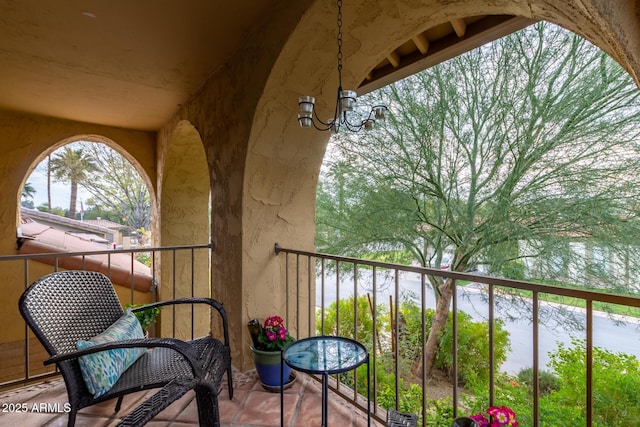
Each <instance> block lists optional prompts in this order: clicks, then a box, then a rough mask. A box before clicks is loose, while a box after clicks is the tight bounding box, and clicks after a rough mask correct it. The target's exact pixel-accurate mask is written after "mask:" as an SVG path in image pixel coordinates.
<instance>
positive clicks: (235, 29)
mask: <svg viewBox="0 0 640 427" xmlns="http://www.w3.org/2000/svg"><path fill="white" fill-rule="evenodd" d="M274 3H275V1H274V0H260V1H254V0H235V1H230V2H227V1H224V2H223V1H211V0H189V1H184V2H182V1H171V0H109V1H98V0H64V1H42V0H0V64H1V66H0V109H6V110H16V111H21V112H28V113H34V114H41V115H46V116H53V117H59V118H64V119H71V120H78V121H84V122H90V123H98V124H105V125H112V126H120V127H126V128H133V129H143V130H150V129H157V128H159V127H160V126H161V125H162V124H163V123H165V122H166V121H167V120H168V119H169V118H170V117H171V116H172V115H173V114H175V112H176V110H177V109H178V106H179V105H180V104H181V103H183V102H185V101H186V100H187V99H188V98H189V97H190V96H191V95H192V94H193V93H194V92H195V91H196V90H197V89H198V88H199V87H201V86H202V85H203V83H204V82H205V81H206V79H207V78H208V77H209V76H210V75H211V74H212V73H214V72H215V70H216V69H218V68H219V67H220V66H221V65H222V64H224V63H225V62H226V61H227V60H228V58H229V56H230V55H233V54H235V53H236V52H237V50H238V48H239V47H240V45H241V43H242V42H243V40H244V39H245V38H246V37H247V35H248V33H249V31H251V30H253V28H254V27H255V26H256V25H259V24H260V22H261V21H262V20H263V19H268V16H269V11H270V8H271V7H272V5H273V4H274Z"/></svg>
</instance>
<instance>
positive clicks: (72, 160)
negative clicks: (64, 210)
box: [51, 146, 97, 219]
mask: <svg viewBox="0 0 640 427" xmlns="http://www.w3.org/2000/svg"><path fill="white" fill-rule="evenodd" d="M96 170H97V167H96V165H95V163H94V161H93V158H92V157H90V156H88V155H87V154H85V153H84V151H83V150H82V149H78V150H74V149H72V148H71V147H69V146H66V147H64V148H63V149H62V150H61V151H60V152H56V153H54V155H53V157H52V158H51V172H52V173H53V176H54V178H55V180H56V181H58V182H63V183H67V182H69V183H71V197H70V201H69V218H72V219H75V217H76V203H77V200H78V184H79V183H82V182H83V181H84V180H85V179H86V177H87V172H92V171H96Z"/></svg>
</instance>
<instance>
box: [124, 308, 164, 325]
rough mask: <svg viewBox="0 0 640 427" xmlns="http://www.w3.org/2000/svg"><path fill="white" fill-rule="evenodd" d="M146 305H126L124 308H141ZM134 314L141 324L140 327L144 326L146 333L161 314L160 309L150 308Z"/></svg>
mask: <svg viewBox="0 0 640 427" xmlns="http://www.w3.org/2000/svg"><path fill="white" fill-rule="evenodd" d="M143 305H144V304H126V305H125V306H124V307H125V309H126V308H135V307H141V306H143ZM133 314H135V315H136V317H137V318H138V321H139V322H140V326H142V330H143V331H146V330H147V328H148V327H149V326H150V325H151V324H152V323H153V322H155V321H156V318H157V317H158V315H159V314H160V309H159V308H149V309H147V310H142V311H136V312H134V313H133Z"/></svg>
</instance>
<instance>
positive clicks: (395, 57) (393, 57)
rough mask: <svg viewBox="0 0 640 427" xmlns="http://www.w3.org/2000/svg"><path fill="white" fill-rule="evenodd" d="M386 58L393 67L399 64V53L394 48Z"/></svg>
mask: <svg viewBox="0 0 640 427" xmlns="http://www.w3.org/2000/svg"><path fill="white" fill-rule="evenodd" d="M387 59H388V60H389V63H391V65H393V68H398V67H399V66H400V54H398V52H396V51H395V50H394V51H393V52H391V53H390V54H389V55H387Z"/></svg>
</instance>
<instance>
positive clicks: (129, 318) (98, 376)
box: [76, 309, 146, 397]
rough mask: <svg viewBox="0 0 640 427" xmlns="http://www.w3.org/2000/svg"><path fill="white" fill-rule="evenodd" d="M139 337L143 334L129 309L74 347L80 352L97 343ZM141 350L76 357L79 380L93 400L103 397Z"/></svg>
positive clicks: (106, 352)
mask: <svg viewBox="0 0 640 427" xmlns="http://www.w3.org/2000/svg"><path fill="white" fill-rule="evenodd" d="M139 338H144V332H142V327H141V326H140V322H139V321H138V319H137V318H136V316H135V314H133V312H132V311H131V309H129V310H127V311H125V312H124V314H123V315H122V317H120V319H118V320H117V321H116V322H115V323H114V324H113V325H111V326H109V328H107V330H106V331H104V332H103V333H101V334H100V335H96V336H95V337H93V338H91V339H90V340H88V341H84V340H80V341H78V342H77V343H76V347H77V348H78V350H84V349H86V348H89V347H93V346H95V345H98V344H104V343H110V342H114V341H122V340H131V339H139ZM145 351H146V349H145V348H117V349H113V350H106V351H100V352H98V353H92V354H88V355H86V356H82V357H80V358H79V359H78V361H79V362H80V370H81V371H82V378H84V382H85V383H86V384H87V388H88V389H89V391H90V392H91V393H93V396H94V397H99V396H102V395H103V394H105V393H106V392H107V391H109V390H110V389H111V387H113V385H114V384H115V383H116V382H117V381H118V378H120V375H122V373H123V372H124V371H126V370H127V368H128V367H129V366H131V365H132V364H133V362H135V361H136V360H138V358H139V357H140V356H142V355H143V354H144V352H145Z"/></svg>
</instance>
